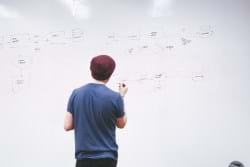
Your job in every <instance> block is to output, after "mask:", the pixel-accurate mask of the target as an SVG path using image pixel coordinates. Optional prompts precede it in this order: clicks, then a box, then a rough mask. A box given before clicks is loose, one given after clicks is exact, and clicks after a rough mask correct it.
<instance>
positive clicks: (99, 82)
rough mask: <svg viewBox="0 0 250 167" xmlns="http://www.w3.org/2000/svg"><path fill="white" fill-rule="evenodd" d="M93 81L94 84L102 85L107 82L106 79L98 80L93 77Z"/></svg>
mask: <svg viewBox="0 0 250 167" xmlns="http://www.w3.org/2000/svg"><path fill="white" fill-rule="evenodd" d="M93 82H94V83H96V84H103V85H106V83H107V82H108V81H107V80H104V81H99V80H96V79H94V80H93Z"/></svg>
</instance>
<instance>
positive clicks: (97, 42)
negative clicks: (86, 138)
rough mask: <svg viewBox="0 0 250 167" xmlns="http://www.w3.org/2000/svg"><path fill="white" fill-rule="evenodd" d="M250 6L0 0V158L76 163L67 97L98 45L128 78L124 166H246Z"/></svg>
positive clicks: (3, 161) (149, 0)
mask: <svg viewBox="0 0 250 167" xmlns="http://www.w3.org/2000/svg"><path fill="white" fill-rule="evenodd" d="M249 5H250V3H249V2H248V1H245V0H238V1H236V0H232V1H226V0H219V1H218V0H217V1H211V0H204V1H198V0H192V1H188V2H187V1H181V0H165V1H164V0H146V1H139V0H137V1H132V0H128V1H115V0H107V1H103V2H100V1H96V0H93V1H90V0H55V1H49V0H43V1H36V2H34V1H31V0H25V1H22V2H19V1H17V0H12V1H10V2H9V1H1V2H0V22H1V26H0V30H1V31H0V58H1V66H0V76H1V86H0V92H1V93H0V100H1V117H0V128H1V140H0V141H1V142H0V148H1V150H0V166H3V167H5V166H6V167H14V166H16V165H17V164H18V165H19V166H26V167H31V166H34V165H33V164H34V163H35V164H36V166H37V167H43V166H62V167H68V166H74V164H75V160H74V134H73V132H69V133H66V132H64V130H63V119H64V114H65V112H66V105H67V101H68V98H69V96H70V94H71V92H72V90H73V89H74V88H76V87H79V86H81V85H83V84H86V83H88V82H91V81H92V79H91V76H90V71H89V63H90V60H91V58H92V57H93V56H96V55H99V54H108V55H110V56H112V57H113V58H114V59H115V60H116V63H117V67H116V69H115V72H114V74H113V76H112V78H111V79H110V81H109V83H108V85H107V86H108V87H110V88H111V89H113V90H116V91H117V90H118V83H119V82H120V81H124V82H125V83H126V84H127V85H128V87H129V91H128V94H127V96H126V98H125V105H126V106H125V107H126V112H127V115H128V123H127V126H126V128H125V129H122V130H120V129H118V130H117V142H118V145H119V160H118V166H119V167H126V166H144V167H149V166H156V167H166V166H173V167H182V166H188V167H191V166H192V167H200V166H202V167H211V166H228V165H229V163H230V162H231V161H234V160H238V161H241V162H242V163H243V164H244V165H245V166H249V165H250V159H249V155H250V142H249V141H250V133H249V130H250V129H249V127H250V112H249V109H250V87H249V85H250V72H249V71H250V58H249V55H250V47H249V43H250V31H249V30H250V23H249V21H248V19H249V16H250V12H249Z"/></svg>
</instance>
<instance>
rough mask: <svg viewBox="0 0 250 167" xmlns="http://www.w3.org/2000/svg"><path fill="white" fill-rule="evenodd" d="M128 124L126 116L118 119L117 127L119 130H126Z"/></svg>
mask: <svg viewBox="0 0 250 167" xmlns="http://www.w3.org/2000/svg"><path fill="white" fill-rule="evenodd" d="M126 123H127V116H126V115H124V116H123V117H121V118H117V119H116V126H117V128H120V129H122V128H124V127H125V125H126Z"/></svg>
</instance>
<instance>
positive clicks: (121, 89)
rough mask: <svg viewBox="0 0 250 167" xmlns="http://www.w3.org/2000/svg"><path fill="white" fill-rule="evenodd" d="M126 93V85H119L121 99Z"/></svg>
mask: <svg viewBox="0 0 250 167" xmlns="http://www.w3.org/2000/svg"><path fill="white" fill-rule="evenodd" d="M127 91H128V87H127V85H126V84H125V83H123V82H121V83H119V93H120V95H121V96H122V97H124V96H125V95H126V93H127Z"/></svg>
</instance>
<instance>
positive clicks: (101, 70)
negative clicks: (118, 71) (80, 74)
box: [90, 55, 115, 81]
mask: <svg viewBox="0 0 250 167" xmlns="http://www.w3.org/2000/svg"><path fill="white" fill-rule="evenodd" d="M114 70H115V61H114V60H113V59H112V58H111V57H110V56H108V55H99V56H96V57H94V58H92V60H91V63H90V71H91V75H92V77H93V78H94V79H96V80H99V81H103V80H106V79H109V78H110V76H111V75H112V73H113V72H114Z"/></svg>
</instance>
